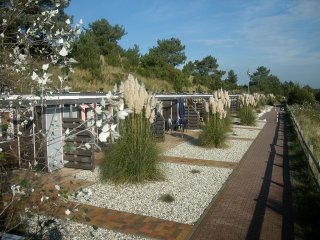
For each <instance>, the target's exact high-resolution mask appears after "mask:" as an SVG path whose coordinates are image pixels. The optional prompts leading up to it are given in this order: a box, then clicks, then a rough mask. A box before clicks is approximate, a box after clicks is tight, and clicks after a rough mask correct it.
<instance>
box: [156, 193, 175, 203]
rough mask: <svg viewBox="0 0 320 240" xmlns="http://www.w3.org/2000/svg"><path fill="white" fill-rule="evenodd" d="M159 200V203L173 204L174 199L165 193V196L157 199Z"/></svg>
mask: <svg viewBox="0 0 320 240" xmlns="http://www.w3.org/2000/svg"><path fill="white" fill-rule="evenodd" d="M159 200H160V201H161V202H165V203H170V202H173V201H174V197H173V196H172V195H171V194H169V193H166V194H162V195H161V196H160V197H159Z"/></svg>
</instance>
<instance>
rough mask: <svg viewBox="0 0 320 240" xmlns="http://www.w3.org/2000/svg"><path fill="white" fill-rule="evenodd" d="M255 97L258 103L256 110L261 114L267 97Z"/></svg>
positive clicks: (256, 94) (260, 95)
mask: <svg viewBox="0 0 320 240" xmlns="http://www.w3.org/2000/svg"><path fill="white" fill-rule="evenodd" d="M253 97H254V99H255V101H256V106H255V109H256V111H257V112H261V108H263V107H264V106H265V105H266V99H267V98H266V95H264V94H261V93H254V94H253Z"/></svg>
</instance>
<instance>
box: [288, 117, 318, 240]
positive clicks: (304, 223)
mask: <svg viewBox="0 0 320 240" xmlns="http://www.w3.org/2000/svg"><path fill="white" fill-rule="evenodd" d="M286 119H287V123H288V124H287V127H288V129H287V131H288V134H289V141H290V144H289V153H290V173H291V176H292V179H293V181H292V185H293V194H294V198H293V199H294V201H295V202H294V206H295V207H296V208H297V209H296V210H297V211H296V213H297V215H296V216H295V217H296V222H298V224H299V225H300V226H301V227H302V230H303V237H302V238H303V239H318V237H319V235H320V189H319V187H318V185H317V183H316V180H315V178H314V177H313V175H312V173H311V172H310V168H309V166H308V160H307V159H306V157H305V154H304V151H303V149H302V147H301V145H300V143H299V140H298V137H297V135H296V133H295V131H294V128H293V125H292V122H291V121H290V120H289V119H290V118H289V117H288V116H286Z"/></svg>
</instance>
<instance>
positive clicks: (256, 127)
mask: <svg viewBox="0 0 320 240" xmlns="http://www.w3.org/2000/svg"><path fill="white" fill-rule="evenodd" d="M265 124H266V121H264V120H257V122H256V125H255V126H247V125H233V128H245V129H252V128H253V129H259V130H261V129H262V128H263V127H264V125H265Z"/></svg>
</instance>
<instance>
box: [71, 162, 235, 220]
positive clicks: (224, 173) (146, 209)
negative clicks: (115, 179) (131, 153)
mask: <svg viewBox="0 0 320 240" xmlns="http://www.w3.org/2000/svg"><path fill="white" fill-rule="evenodd" d="M164 167H165V168H166V173H167V180H165V181H161V182H150V183H145V184H141V185H120V186H116V185H114V184H111V183H95V184H94V185H92V186H90V187H88V188H86V189H84V191H86V192H89V193H93V194H89V195H90V196H84V195H83V194H81V196H80V197H79V196H77V199H74V198H71V200H76V201H77V202H81V203H85V204H90V205H94V206H98V207H102V208H108V209H114V210H120V211H125V212H130V213H136V214H141V215H147V216H153V217H156V218H161V219H166V220H171V221H176V222H180V223H187V224H194V223H195V222H196V221H197V220H198V219H199V217H200V216H201V214H202V213H203V211H204V210H205V208H207V207H208V205H209V203H210V202H211V200H212V198H213V197H214V196H215V195H216V194H217V192H218V191H219V189H220V188H221V186H222V185H223V183H224V182H225V181H226V180H227V178H228V176H229V174H230V173H231V172H232V169H226V168H212V167H199V166H190V165H183V164H173V163H164ZM192 169H197V170H199V171H200V173H191V172H190V171H191V170H192ZM97 175H98V171H97V170H96V171H95V172H90V171H81V172H80V173H78V174H77V175H76V177H77V178H81V179H88V180H92V179H96V178H97ZM162 194H170V195H172V196H173V197H174V199H175V200H174V201H173V202H170V203H165V202H162V201H160V200H159V197H160V196H161V195H162Z"/></svg>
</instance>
